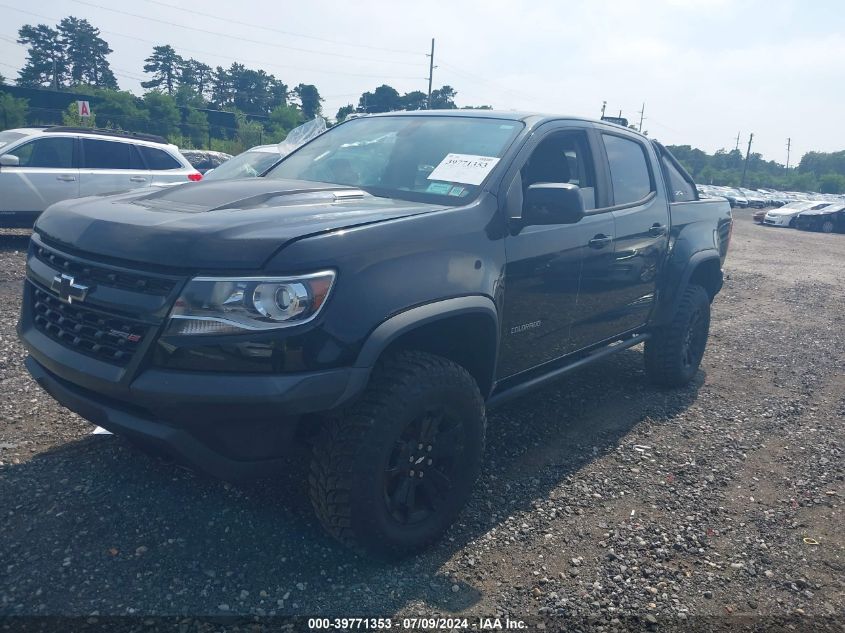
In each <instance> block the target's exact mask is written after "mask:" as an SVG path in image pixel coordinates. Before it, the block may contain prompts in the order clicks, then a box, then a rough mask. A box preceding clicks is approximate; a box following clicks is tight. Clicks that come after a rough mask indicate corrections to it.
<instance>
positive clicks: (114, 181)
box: [0, 126, 202, 227]
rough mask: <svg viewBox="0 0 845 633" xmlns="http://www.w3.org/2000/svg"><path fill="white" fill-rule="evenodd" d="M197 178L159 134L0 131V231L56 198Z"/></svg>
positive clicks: (26, 221)
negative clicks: (0, 228) (1, 228)
mask: <svg viewBox="0 0 845 633" xmlns="http://www.w3.org/2000/svg"><path fill="white" fill-rule="evenodd" d="M200 179H202V174H200V173H199V172H198V171H197V170H196V169H194V167H193V166H192V165H191V163H189V162H188V160H187V159H186V158H185V157H184V156H182V154H180V153H179V149H178V148H177V147H176V146H175V145H172V144H170V143H168V142H167V141H166V140H165V139H164V138H162V137H160V136H154V135H150V134H133V133H130V132H122V131H119V130H95V129H91V128H76V127H66V126H54V127H37V128H35V127H33V128H19V129H13V130H5V131H3V132H0V227H30V226H32V224H33V223H34V222H35V219H36V218H37V217H38V216H39V215H40V214H41V212H42V211H44V209H46V208H47V207H48V206H50V205H51V204H53V203H54V202H59V201H60V200H67V199H69V198H80V197H83V196H94V195H101V194H105V193H112V192H115V191H128V190H131V189H140V188H145V187H152V186H156V185H159V186H161V185H173V184H178V183H187V182H191V181H197V180H200Z"/></svg>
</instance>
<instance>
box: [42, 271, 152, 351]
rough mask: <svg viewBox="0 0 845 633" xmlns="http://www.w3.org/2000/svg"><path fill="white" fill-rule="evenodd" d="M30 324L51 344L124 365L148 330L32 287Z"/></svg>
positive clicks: (135, 323)
mask: <svg viewBox="0 0 845 633" xmlns="http://www.w3.org/2000/svg"><path fill="white" fill-rule="evenodd" d="M31 303H32V321H33V323H34V324H35V327H36V328H37V329H38V330H39V331H41V332H43V333H44V334H46V335H47V336H49V337H50V338H51V339H53V340H54V341H58V342H59V343H61V344H63V345H65V346H67V347H69V348H71V349H74V350H76V351H79V352H82V353H83V354H87V355H89V356H93V357H94V358H98V359H100V360H104V361H107V362H109V363H113V364H115V365H121V366H123V365H127V364H128V363H129V361H131V360H132V357H133V356H134V354H135V352H137V351H138V348H139V346H140V345H141V343H142V342H143V340H144V337H145V336H146V334H147V332H148V329H149V326H147V325H144V324H142V323H138V322H136V321H131V320H129V319H125V318H122V317H117V316H113V315H108V314H104V313H102V312H98V311H96V310H91V309H90V308H86V307H83V306H82V305H80V304H77V303H65V302H63V301H62V300H60V299H59V298H58V297H56V296H55V295H52V294H50V293H49V292H46V291H44V290H42V289H41V288H38V287H36V286H33V290H32V302H31Z"/></svg>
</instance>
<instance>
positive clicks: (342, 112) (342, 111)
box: [335, 103, 355, 123]
mask: <svg viewBox="0 0 845 633" xmlns="http://www.w3.org/2000/svg"><path fill="white" fill-rule="evenodd" d="M353 112H355V106H354V105H352V104H351V103H348V104H346V105H345V106H341V107H340V108H338V110H337V114H336V115H335V120H336V121H337V122H338V123H341V122H342V121H345V120H346V117H348V116H349V115H350V114H352V113H353Z"/></svg>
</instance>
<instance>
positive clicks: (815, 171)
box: [669, 145, 845, 193]
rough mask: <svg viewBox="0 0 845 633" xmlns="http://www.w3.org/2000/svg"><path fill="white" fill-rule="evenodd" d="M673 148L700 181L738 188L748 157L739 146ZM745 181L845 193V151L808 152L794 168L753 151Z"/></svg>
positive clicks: (753, 184)
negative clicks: (710, 150) (707, 149)
mask: <svg viewBox="0 0 845 633" xmlns="http://www.w3.org/2000/svg"><path fill="white" fill-rule="evenodd" d="M669 151H671V152H672V154H673V155H674V156H675V157H676V158H677V159H678V160H679V161H680V162H681V164H683V166H684V167H685V168H686V169H687V171H689V173H690V175H691V176H692V177H693V178H694V179H695V181H696V182H698V183H701V184H708V185H721V186H727V187H738V186H740V184H741V182H742V172H743V169H744V162H745V158H744V156H743V155H742V152H740V151H739V150H738V149H732V150H730V151H727V150H724V149H720V150H718V151H717V152H715V153H714V154H708V153H706V152H704V151H702V150H700V149H697V148H694V147H691V146H690V145H670V146H669ZM745 184H746V186H748V187H750V188H752V189H759V188H761V187H762V188H768V189H777V190H778V191H818V192H821V193H845V151H840V152H833V153H825V152H808V153H806V154H804V156H802V157H801V161H800V162H799V163H798V165H797V167H795V168H790V169H787V168H786V167H785V166H784V165H783V164H781V163H778V162H776V161H773V160H763V157H762V156H761V155H760V154H758V153H752V154H750V155H749V157H748V167H747V170H746V176H745Z"/></svg>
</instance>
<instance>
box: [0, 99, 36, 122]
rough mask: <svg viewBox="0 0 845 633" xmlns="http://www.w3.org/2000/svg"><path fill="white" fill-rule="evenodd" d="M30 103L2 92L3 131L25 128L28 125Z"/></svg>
mask: <svg viewBox="0 0 845 633" xmlns="http://www.w3.org/2000/svg"><path fill="white" fill-rule="evenodd" d="M28 110H29V102H28V101H27V100H26V99H16V98H15V97H13V96H12V95H10V94H9V93H8V92H0V125H2V126H3V127H2V129H4V130H8V129H9V128H15V127H23V126H24V125H26V115H27V113H28Z"/></svg>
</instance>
